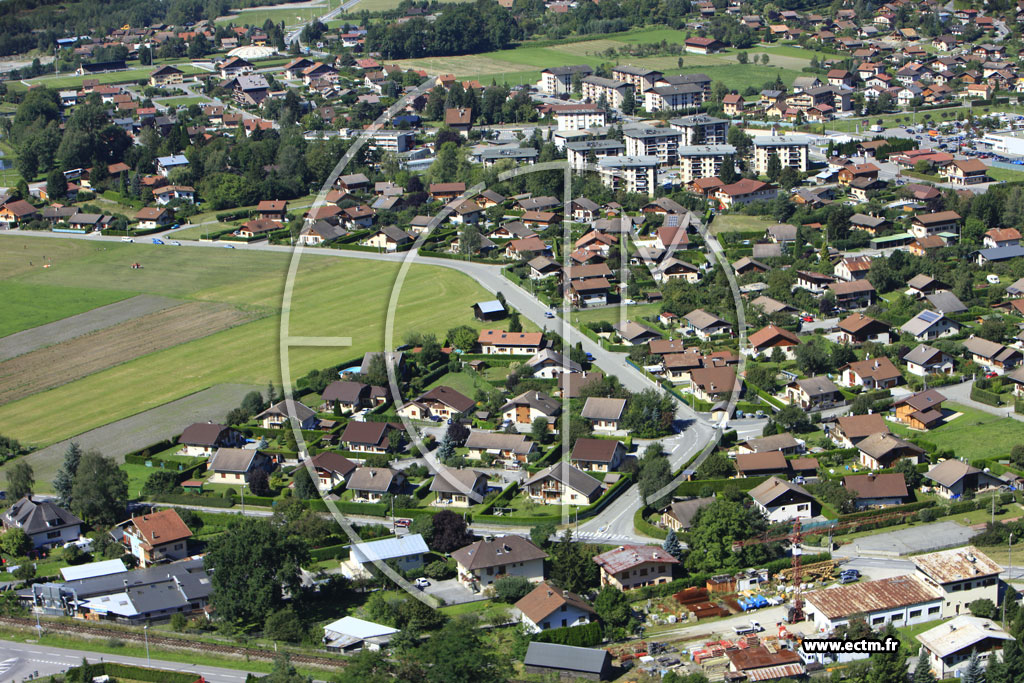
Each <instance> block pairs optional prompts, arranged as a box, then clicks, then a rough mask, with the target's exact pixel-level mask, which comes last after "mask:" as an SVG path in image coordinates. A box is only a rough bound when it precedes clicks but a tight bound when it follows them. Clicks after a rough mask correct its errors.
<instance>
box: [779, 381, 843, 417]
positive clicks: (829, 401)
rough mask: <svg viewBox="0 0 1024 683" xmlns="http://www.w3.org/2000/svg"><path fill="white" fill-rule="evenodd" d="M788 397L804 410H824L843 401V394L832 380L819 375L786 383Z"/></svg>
mask: <svg viewBox="0 0 1024 683" xmlns="http://www.w3.org/2000/svg"><path fill="white" fill-rule="evenodd" d="M786 398H787V399H788V400H789V402H790V403H792V404H795V405H798V406H800V407H801V408H803V409H804V410H822V409H823V408H829V407H831V406H833V405H836V404H838V403H841V402H842V400H843V395H842V393H841V392H840V391H839V387H837V386H836V385H835V384H833V383H832V380H830V379H829V378H828V377H825V376H824V375H819V376H818V377H811V378H809V379H798V380H796V381H794V382H790V383H789V384H788V385H786Z"/></svg>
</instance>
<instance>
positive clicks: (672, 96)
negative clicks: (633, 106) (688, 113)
mask: <svg viewBox="0 0 1024 683" xmlns="http://www.w3.org/2000/svg"><path fill="white" fill-rule="evenodd" d="M643 101H644V109H646V110H647V111H678V110H680V109H690V108H693V107H699V106H700V105H701V104H702V103H703V102H704V90H703V89H702V88H701V87H700V86H699V85H696V84H695V83H683V84H681V85H656V86H654V87H653V88H649V89H647V90H646V91H644V100H643Z"/></svg>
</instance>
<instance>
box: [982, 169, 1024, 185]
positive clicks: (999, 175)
mask: <svg viewBox="0 0 1024 683" xmlns="http://www.w3.org/2000/svg"><path fill="white" fill-rule="evenodd" d="M1021 168H1022V169H1024V166H1022V167H1021ZM988 177H989V178H992V179H993V180H998V181H1000V182H1004V183H1019V182H1020V181H1022V180H1024V170H1020V171H1015V170H1013V169H1011V168H1000V167H997V166H989V168H988Z"/></svg>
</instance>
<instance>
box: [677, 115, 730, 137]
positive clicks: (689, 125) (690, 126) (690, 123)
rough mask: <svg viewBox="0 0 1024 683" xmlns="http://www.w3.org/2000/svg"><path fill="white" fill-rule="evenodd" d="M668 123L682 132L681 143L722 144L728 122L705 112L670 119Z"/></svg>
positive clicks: (726, 132)
mask: <svg viewBox="0 0 1024 683" xmlns="http://www.w3.org/2000/svg"><path fill="white" fill-rule="evenodd" d="M668 125H670V126H672V128H674V129H675V130H678V131H679V132H681V133H682V134H683V137H682V140H681V141H680V144H682V145H724V144H725V141H726V137H727V135H728V133H729V122H728V121H727V120H726V119H718V118H715V117H714V116H708V115H707V114H696V115H694V116H683V117H680V118H677V119H670V120H669V122H668Z"/></svg>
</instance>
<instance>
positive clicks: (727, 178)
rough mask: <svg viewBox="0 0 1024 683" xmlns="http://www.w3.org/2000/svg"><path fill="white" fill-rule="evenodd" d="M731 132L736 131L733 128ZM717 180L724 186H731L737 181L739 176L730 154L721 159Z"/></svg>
mask: <svg viewBox="0 0 1024 683" xmlns="http://www.w3.org/2000/svg"><path fill="white" fill-rule="evenodd" d="M733 130H738V129H737V128H735V127H733V128H731V129H730V132H731V131H733ZM718 176H719V179H720V180H721V181H722V182H723V183H725V184H726V185H732V184H733V183H735V182H736V181H737V180H738V179H739V175H738V174H737V173H736V159H734V158H733V156H732V155H731V154H727V155H726V156H725V157H723V158H722V171H721V172H720V173H719V174H718Z"/></svg>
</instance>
